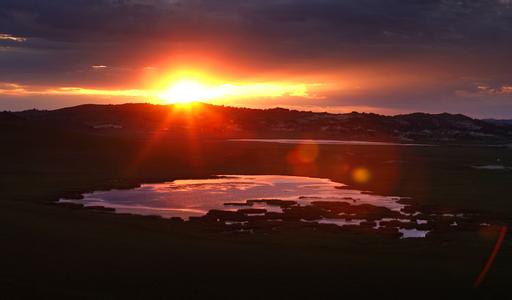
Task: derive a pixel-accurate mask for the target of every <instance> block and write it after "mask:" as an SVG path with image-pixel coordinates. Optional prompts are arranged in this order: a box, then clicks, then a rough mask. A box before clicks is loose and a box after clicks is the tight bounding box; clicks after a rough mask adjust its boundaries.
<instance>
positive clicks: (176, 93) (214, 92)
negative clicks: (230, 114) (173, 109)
mask: <svg viewBox="0 0 512 300" xmlns="http://www.w3.org/2000/svg"><path fill="white" fill-rule="evenodd" d="M221 94H222V93H220V91H219V89H218V88H214V87H208V86H206V85H204V84H201V83H199V82H198V81H195V80H180V81H178V82H176V83H175V84H174V85H172V86H171V87H169V88H168V89H167V90H165V91H163V92H162V93H161V94H160V95H159V97H160V98H162V99H164V100H166V101H167V102H169V103H190V102H195V101H205V100H210V99H213V98H216V97H218V96H220V95H221Z"/></svg>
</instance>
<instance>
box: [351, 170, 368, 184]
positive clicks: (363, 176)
mask: <svg viewBox="0 0 512 300" xmlns="http://www.w3.org/2000/svg"><path fill="white" fill-rule="evenodd" d="M371 177H372V176H371V173H370V171H369V170H368V169H366V168H356V169H354V170H353V171H352V179H353V180H354V181H355V182H357V183H367V182H368V181H370V179H371Z"/></svg>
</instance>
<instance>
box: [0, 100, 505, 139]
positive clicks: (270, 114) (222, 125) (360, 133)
mask: <svg viewBox="0 0 512 300" xmlns="http://www.w3.org/2000/svg"><path fill="white" fill-rule="evenodd" d="M4 114H8V115H5V116H2V118H6V119H8V118H16V117H17V118H18V119H19V120H23V121H25V122H28V123H30V124H33V125H34V126H38V127H41V126H44V127H58V128H61V129H62V128H66V129H69V130H80V131H87V132H91V133H98V134H125V135H130V136H142V137H144V136H147V135H148V132H155V131H158V132H162V133H167V134H169V135H173V134H174V135H179V134H187V135H191V134H193V135H194V136H197V137H203V138H316V139H320V138H321V139H344V140H346V139H350V140H365V141H394V142H425V143H454V144H456V143H510V142H512V125H510V124H496V123H495V122H489V121H483V120H477V119H472V118H470V117H467V116H464V115H460V114H448V113H442V114H426V113H412V114H405V115H397V116H383V115H378V114H373V113H357V112H352V113H347V114H331V113H316V112H307V111H297V110H289V109H283V108H274V109H248V108H236V107H226V106H215V105H210V104H202V103H197V104H194V105H192V106H190V107H184V106H178V105H152V104H122V105H80V106H75V107H69V108H63V109H58V110H49V111H39V110H29V111H22V112H15V113H4Z"/></svg>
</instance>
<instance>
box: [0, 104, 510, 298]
mask: <svg viewBox="0 0 512 300" xmlns="http://www.w3.org/2000/svg"><path fill="white" fill-rule="evenodd" d="M128 107H130V106H128ZM35 114H38V112H35ZM21 117H25V118H28V116H27V115H25V116H21ZM31 118H34V119H35V118H40V117H39V116H32V117H31ZM44 120H48V119H44ZM61 121H62V122H71V121H73V122H78V123H80V122H79V121H77V119H71V120H61ZM114 121H115V122H117V121H118V120H109V122H114ZM47 122H49V121H44V122H43V121H41V123H40V126H36V127H33V126H26V124H25V125H24V123H23V122H22V123H21V124H20V123H19V122H18V120H14V123H13V122H10V125H8V126H4V127H2V128H1V133H0V134H1V136H0V137H1V140H2V147H1V148H0V165H1V166H2V168H1V169H0V179H1V180H0V184H1V186H0V190H1V193H2V195H1V197H0V237H1V239H2V247H1V248H0V257H2V262H1V266H0V290H1V291H2V295H3V296H5V297H6V298H11V296H14V297H15V296H18V297H25V298H26V297H29V296H32V297H34V296H43V297H45V298H49V297H61V298H64V297H66V298H70V297H73V298H91V299H97V298H107V299H108V298H112V299H119V298H139V299H141V298H142V299H147V298H200V297H201V298H204V297H213V298H233V299H234V298H236V299H240V298H260V299H261V298H265V299H268V298H276V299H277V298H281V299H282V298H313V299H318V298H333V297H337V298H338V297H340V298H341V297H348V296H358V297H362V298H365V297H366V296H368V295H372V296H381V297H384V296H394V297H395V298H404V299H405V298H411V297H414V298H432V297H436V298H442V297H444V296H447V295H450V294H451V293H457V294H456V296H455V297H457V298H460V297H469V298H471V297H474V298H486V299H489V298H493V297H494V298H496V299H503V298H505V297H506V296H507V295H508V285H509V279H510V270H511V269H512V268H511V267H512V260H511V256H510V255H509V252H507V251H508V249H510V247H511V246H512V242H511V239H510V235H508V236H507V238H506V240H505V243H504V245H503V249H504V251H502V252H500V253H499V254H498V256H497V259H496V262H495V264H494V266H493V267H492V268H491V271H490V273H489V274H488V277H487V278H486V280H485V282H484V284H483V286H482V287H481V288H479V289H477V290H475V289H473V287H472V286H473V282H474V280H475V279H476V277H477V276H478V274H479V272H480V270H481V269H482V267H483V265H484V263H485V261H486V259H487V257H488V256H489V254H490V252H491V251H492V248H493V246H494V243H495V241H496V237H497V232H498V230H499V227H498V226H490V227H483V228H481V229H480V230H477V231H458V232H441V233H439V234H437V235H435V236H431V237H429V238H426V239H420V240H417V239H414V240H409V239H406V240H400V239H396V238H390V237H386V236H378V235H361V234H360V233H354V232H351V231H346V232H323V231H322V232H317V231H310V230H304V229H300V228H299V229H297V228H290V229H288V230H282V231H279V232H276V233H274V234H266V233H254V234H236V233H232V232H222V231H218V230H214V229H213V228H211V227H209V226H203V225H201V224H191V223H183V222H177V221H176V222H172V221H168V220H162V219H159V218H152V217H137V216H129V215H115V214H111V213H105V212H102V211H94V210H87V209H76V208H72V207H66V206H62V205H58V204H55V202H54V201H55V200H57V199H59V197H62V196H69V195H74V194H76V193H82V192H85V191H90V190H98V189H108V188H123V187H124V188H125V187H129V186H133V185H135V184H137V183H141V182H151V181H164V180H171V179H174V178H193V177H205V176H211V175H213V174H290V175H293V174H296V175H306V176H319V177H327V178H332V179H334V180H336V181H339V182H344V183H348V184H350V185H352V186H354V187H357V188H361V189H365V190H372V191H376V192H378V193H382V194H390V195H399V196H410V197H412V200H413V201H414V203H415V205H418V206H423V207H440V208H445V209H456V210H478V211H481V212H485V213H487V214H489V215H490V216H493V217H494V218H495V219H496V220H500V222H501V225H510V220H509V218H508V217H509V216H510V215H511V213H512V205H511V203H510V197H508V195H510V194H511V193H512V187H511V185H510V184H509V183H510V182H512V173H511V172H510V171H506V170H502V171H496V170H478V169H475V168H472V166H474V165H477V166H480V165H489V164H495V163H496V160H497V159H498V158H499V159H500V163H502V164H504V165H507V166H510V165H512V154H511V151H510V149H509V148H505V147H447V146H443V147H389V146H388V147H385V146H378V147H364V146H340V145H325V146H321V147H320V150H319V157H318V159H317V160H316V161H315V162H314V163H312V164H308V165H298V166H297V165H292V164H290V162H289V160H288V159H287V156H288V155H289V153H290V152H291V151H294V147H295V146H294V145H277V144H275V145H274V144H266V143H261V144H260V143H234V142H225V141H223V140H219V139H206V138H204V137H203V138H201V139H196V138H194V135H192V134H182V135H174V136H173V135H161V134H159V133H158V132H157V131H155V132H152V134H147V133H146V134H145V135H144V134H138V135H137V134H134V135H133V136H130V135H122V134H121V135H119V134H97V133H96V131H94V130H93V131H88V130H84V131H80V130H78V131H77V130H76V128H70V130H71V131H70V130H68V128H67V127H65V126H64V127H60V129H59V130H57V129H56V128H55V127H52V126H49V124H47ZM148 122H149V121H148ZM67 124H69V123H67ZM138 124H143V122H141V123H138ZM123 126H127V125H125V124H123ZM140 126H142V125H140ZM68 127H72V126H71V125H69V126H68ZM102 130H107V131H108V130H116V128H110V129H102ZM192 133H193V132H192ZM346 165H349V168H351V167H355V166H365V167H366V168H368V169H369V170H371V172H372V175H373V176H372V180H371V181H370V182H368V183H367V184H357V183H356V182H353V181H352V179H351V176H350V173H349V172H346V171H345V170H346V168H345V166H346Z"/></svg>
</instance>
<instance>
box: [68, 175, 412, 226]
mask: <svg viewBox="0 0 512 300" xmlns="http://www.w3.org/2000/svg"><path fill="white" fill-rule="evenodd" d="M344 186H345V185H344V184H341V183H336V182H333V181H331V180H329V179H325V178H311V177H299V176H277V175H236V176H224V175H222V176H220V177H219V178H214V179H190V180H176V181H172V182H165V183H155V184H143V185H141V186H140V187H138V188H134V189H129V190H110V191H96V192H93V193H88V194H84V199H81V200H65V199H64V200H61V201H63V202H73V203H80V204H83V205H85V206H104V207H110V208H115V209H116V211H117V212H119V213H134V214H141V215H159V216H162V217H167V218H168V217H181V218H185V219H187V218H189V217H192V216H202V215H205V214H206V213H207V212H208V211H209V210H212V209H219V210H237V209H239V208H241V207H240V206H237V207H233V206H226V205H225V203H244V202H245V201H246V200H251V199H279V200H293V201H296V202H297V203H299V204H300V205H307V204H310V203H311V202H313V201H338V202H347V203H350V204H353V205H360V204H372V205H375V206H382V207H386V208H389V209H391V210H394V211H400V210H401V209H402V208H403V207H404V205H403V204H400V203H398V200H399V198H396V197H384V196H377V195H371V194H362V193H361V191H358V190H349V189H340V187H344ZM251 208H260V209H266V210H267V211H273V212H281V211H282V210H281V208H280V207H278V206H272V205H268V204H265V203H255V204H254V205H253V206H251Z"/></svg>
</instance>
